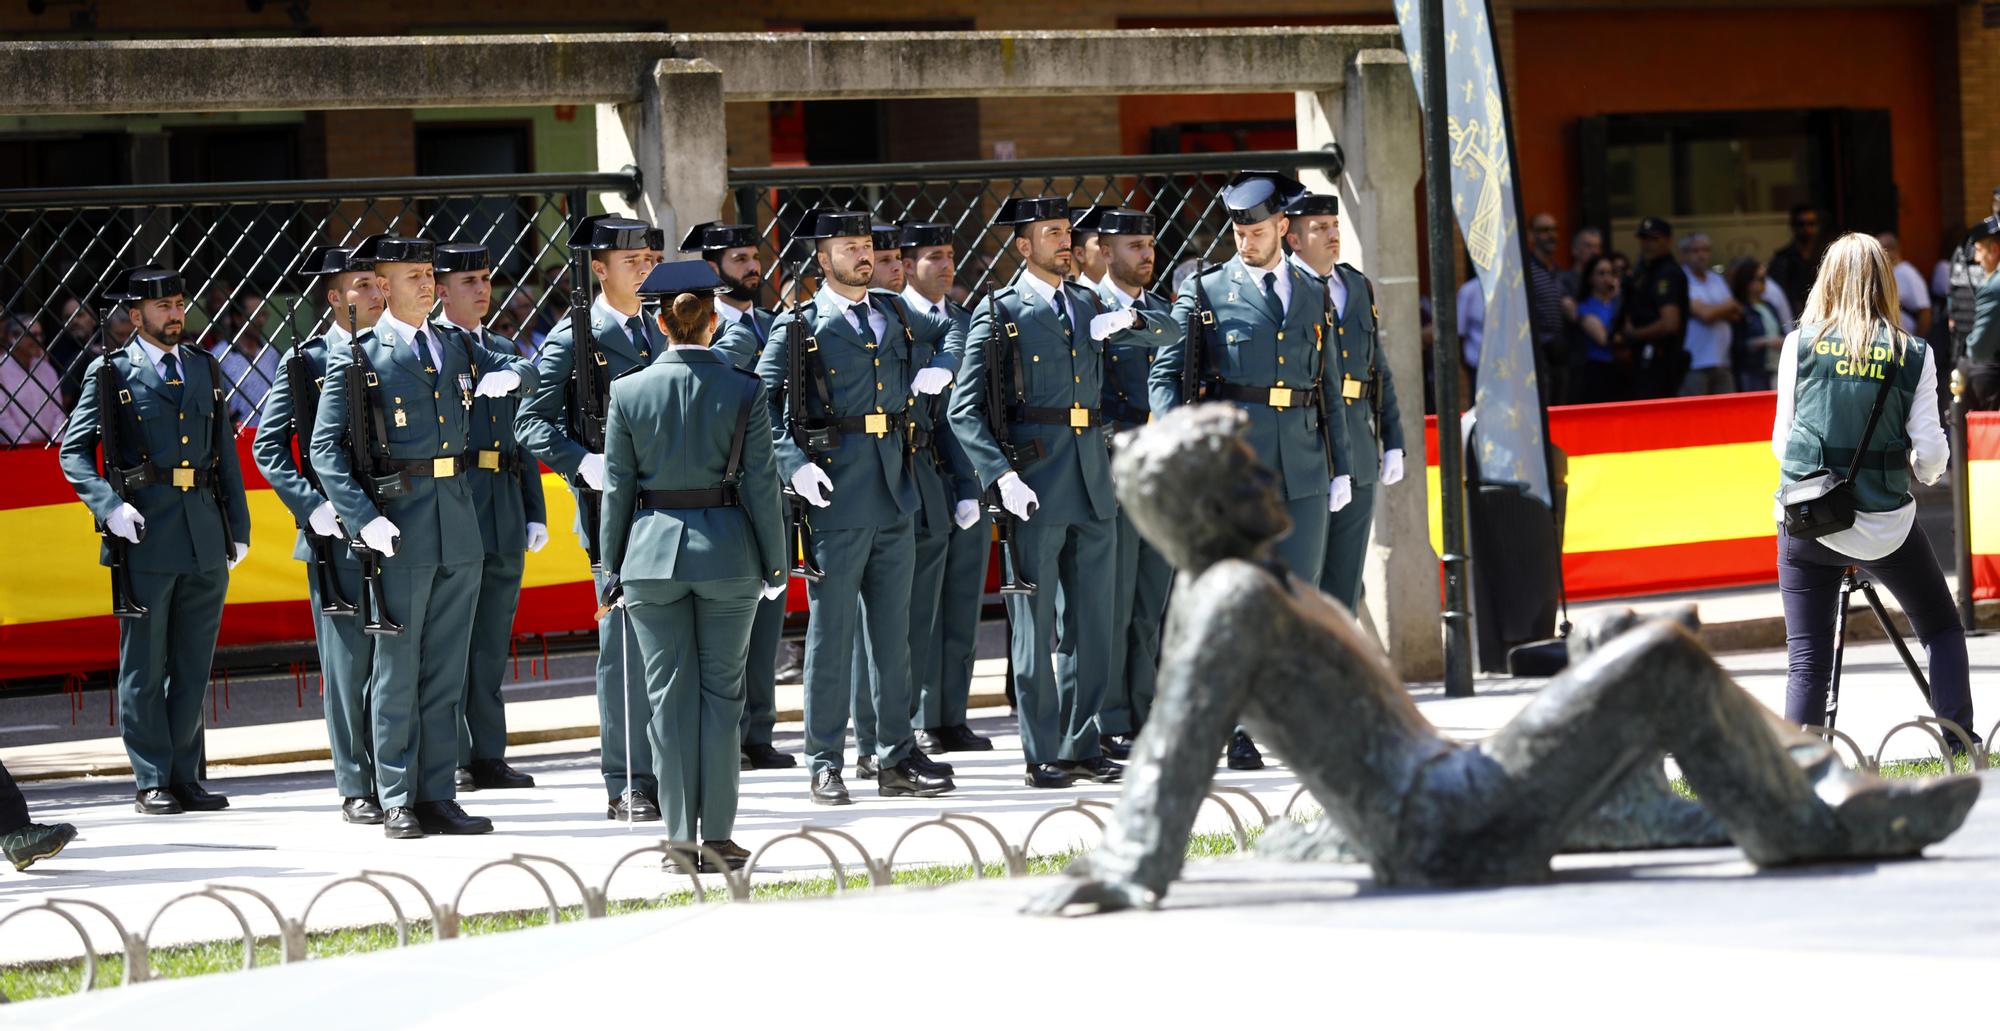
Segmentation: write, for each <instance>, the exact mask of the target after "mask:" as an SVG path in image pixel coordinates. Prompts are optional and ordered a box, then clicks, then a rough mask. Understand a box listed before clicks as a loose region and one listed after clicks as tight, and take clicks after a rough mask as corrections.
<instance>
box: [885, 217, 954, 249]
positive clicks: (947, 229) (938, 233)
mask: <svg viewBox="0 0 2000 1031" xmlns="http://www.w3.org/2000/svg"><path fill="white" fill-rule="evenodd" d="M896 244H897V246H900V247H948V246H950V245H951V225H950V224H949V223H946V222H905V223H903V232H902V235H901V236H899V237H897V239H896Z"/></svg>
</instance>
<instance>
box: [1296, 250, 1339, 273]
mask: <svg viewBox="0 0 2000 1031" xmlns="http://www.w3.org/2000/svg"><path fill="white" fill-rule="evenodd" d="M1285 260H1286V261H1289V262H1291V263H1292V264H1294V265H1297V266H1298V267H1299V271H1301V272H1304V273H1306V274H1308V275H1310V276H1312V277H1313V278H1314V279H1327V278H1330V277H1332V275H1333V272H1328V273H1327V274H1326V275H1324V276H1322V275H1320V274H1319V270H1318V269H1316V268H1313V267H1312V266H1311V265H1309V264H1307V263H1306V259H1304V258H1301V257H1299V254H1298V252H1297V251H1293V252H1292V253H1291V254H1289V255H1286V256H1285ZM1333 271H1339V269H1338V268H1337V267H1336V268H1335V269H1334V270H1333Z"/></svg>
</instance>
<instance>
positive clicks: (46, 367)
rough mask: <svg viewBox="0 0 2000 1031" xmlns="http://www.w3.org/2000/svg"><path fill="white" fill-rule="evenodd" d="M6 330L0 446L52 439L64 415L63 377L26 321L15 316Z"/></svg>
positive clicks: (0, 365) (0, 357)
mask: <svg viewBox="0 0 2000 1031" xmlns="http://www.w3.org/2000/svg"><path fill="white" fill-rule="evenodd" d="M6 328H7V340H8V345H7V350H6V353H4V354H0V444H40V443H43V442H46V441H50V440H54V439H56V434H57V432H58V431H60V430H61V429H62V424H63V416H64V415H66V414H67V413H66V412H65V411H64V410H63V404H62V374H61V373H59V372H57V371H56V366H55V363H54V362H52V361H50V360H49V358H48V352H46V351H44V350H43V349H42V342H41V339H40V337H39V335H38V334H37V333H36V332H35V327H34V326H33V325H32V324H31V323H30V322H29V320H28V319H26V318H23V317H21V316H18V315H17V316H15V317H13V318H11V319H9V320H8V321H7V327H6Z"/></svg>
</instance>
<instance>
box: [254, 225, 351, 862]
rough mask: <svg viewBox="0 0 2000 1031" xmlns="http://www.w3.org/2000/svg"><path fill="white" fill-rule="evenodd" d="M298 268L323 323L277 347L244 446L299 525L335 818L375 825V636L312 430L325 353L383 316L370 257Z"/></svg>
mask: <svg viewBox="0 0 2000 1031" xmlns="http://www.w3.org/2000/svg"><path fill="white" fill-rule="evenodd" d="M298 274H299V275H300V276H302V277H305V278H306V279H308V280H309V281H311V280H314V279H318V280H321V281H322V282H323V283H324V288H325V291H326V294H325V297H326V307H327V323H328V325H327V328H326V331H325V332H323V333H321V334H320V335H318V336H316V337H313V338H312V339H311V340H308V341H306V342H305V343H302V344H300V345H298V346H297V347H295V348H293V349H292V351H291V352H290V353H289V354H287V355H285V365H284V370H283V373H282V374H281V375H279V376H278V378H277V380H276V381H275V382H274V383H272V384H271V391H270V393H269V394H267V395H265V397H264V414H263V417H262V418H261V419H260V420H259V421H258V423H257V435H256V437H255V438H254V439H253V441H252V443H251V448H250V450H251V456H252V457H253V458H254V459H255V460H256V462H257V468H258V469H259V470H261V471H262V472H263V474H264V479H265V480H266V481H267V482H269V483H270V484H271V490H272V491H273V492H274V493H275V494H277V496H278V500H279V501H282V502H284V505H285V507H286V508H288V509H290V510H291V513H292V518H293V519H294V520H295V521H296V522H297V523H298V527H299V537H298V543H297V544H295V545H294V546H293V548H292V557H293V558H295V559H298V560H299V561H301V562H304V563H306V592H307V594H308V596H309V597H310V598H311V599H312V606H313V643H314V646H315V648H316V650H317V651H318V653H319V675H320V695H321V700H322V703H323V706H324V708H325V711H326V740H327V746H328V749H329V751H330V752H331V753H332V758H333V786H334V790H336V791H338V792H340V797H341V803H340V815H341V818H342V819H343V820H346V821H347V822H348V823H359V824H378V823H381V822H382V806H381V801H380V799H378V798H377V797H376V794H375V758H374V749H373V748H372V747H370V745H369V740H370V727H369V722H370V721H369V716H368V700H367V697H366V690H367V687H368V669H369V666H370V665H371V663H372V662H373V661H374V657H375V639H374V637H373V636H372V635H369V634H367V633H364V632H363V631H362V620H361V618H360V605H359V602H360V599H361V587H362V585H361V563H360V560H358V559H357V558H355V556H354V552H353V550H352V549H350V548H349V547H348V544H347V529H346V528H345V527H343V526H341V525H340V521H339V517H338V516H337V515H335V513H334V508H333V503H332V502H330V501H328V500H327V496H326V492H325V491H324V490H323V489H322V488H321V485H320V479H319V474H318V472H317V471H316V470H315V469H314V467H313V464H312V434H313V423H314V422H315V421H316V419H317V413H318V411H319V406H320V395H321V393H323V391H324V383H325V381H326V365H327V355H328V353H329V351H331V350H336V349H344V348H346V347H347V346H348V344H349V343H350V342H351V341H352V340H353V339H354V335H355V333H356V332H359V333H361V334H368V333H371V332H372V331H373V328H374V326H375V321H376V320H377V319H379V318H381V316H382V308H383V299H382V289H381V286H380V283H379V281H378V280H377V279H376V276H375V265H374V263H373V262H371V261H369V260H368V259H366V258H364V257H362V256H360V255H357V254H356V253H355V252H354V250H353V249H352V248H347V247H315V248H313V249H312V251H311V252H310V253H308V254H307V255H306V258H305V260H304V261H303V262H301V263H300V264H299V268H298ZM295 446H296V454H294V447H295Z"/></svg>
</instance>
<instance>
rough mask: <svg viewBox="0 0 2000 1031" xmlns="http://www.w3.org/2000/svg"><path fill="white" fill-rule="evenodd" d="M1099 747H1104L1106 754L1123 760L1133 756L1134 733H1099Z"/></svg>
mask: <svg viewBox="0 0 2000 1031" xmlns="http://www.w3.org/2000/svg"><path fill="white" fill-rule="evenodd" d="M1097 747H1098V748H1100V749H1102V750H1103V751H1104V754H1105V755H1106V756H1108V757H1110V758H1113V759H1117V760H1119V761H1121V762H1122V761H1124V760H1126V759H1130V758H1132V735H1130V734H1099V735H1098V736H1097Z"/></svg>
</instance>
